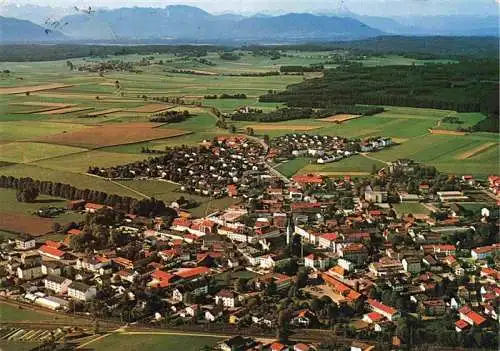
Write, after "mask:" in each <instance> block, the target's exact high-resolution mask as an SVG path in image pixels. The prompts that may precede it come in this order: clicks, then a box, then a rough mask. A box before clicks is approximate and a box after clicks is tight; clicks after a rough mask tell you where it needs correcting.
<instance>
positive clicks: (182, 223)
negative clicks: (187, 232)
mask: <svg viewBox="0 0 500 351" xmlns="http://www.w3.org/2000/svg"><path fill="white" fill-rule="evenodd" d="M191 224H193V222H191V221H190V220H189V219H186V218H176V219H174V221H173V222H172V225H174V226H176V225H178V226H183V227H188V228H189V227H190V226H191Z"/></svg>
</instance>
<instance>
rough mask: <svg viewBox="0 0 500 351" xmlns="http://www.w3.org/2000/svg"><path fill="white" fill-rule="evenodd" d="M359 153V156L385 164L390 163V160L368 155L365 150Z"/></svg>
mask: <svg viewBox="0 0 500 351" xmlns="http://www.w3.org/2000/svg"><path fill="white" fill-rule="evenodd" d="M360 155H361V156H363V157H366V158H368V159H370V160H373V161H378V162H382V163H384V164H386V165H390V164H391V163H390V162H387V161H384V160H381V159H379V158H376V157H373V156H369V155H368V154H367V153H366V152H362V153H360Z"/></svg>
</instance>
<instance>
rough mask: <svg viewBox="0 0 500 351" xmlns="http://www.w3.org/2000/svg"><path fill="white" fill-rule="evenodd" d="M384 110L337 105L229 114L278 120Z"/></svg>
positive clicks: (236, 117)
mask: <svg viewBox="0 0 500 351" xmlns="http://www.w3.org/2000/svg"><path fill="white" fill-rule="evenodd" d="M383 111H384V108H383V107H377V106H356V105H339V106H334V107H330V108H327V109H322V110H314V109H312V108H290V107H284V108H278V109H275V110H273V111H270V112H266V113H264V112H262V110H254V111H250V112H248V113H242V112H236V113H234V114H232V115H231V119H232V120H233V121H255V122H280V121H290V120H294V119H307V118H325V117H329V116H333V115H336V114H340V113H348V114H356V115H364V116H371V115H374V114H377V113H381V112H383Z"/></svg>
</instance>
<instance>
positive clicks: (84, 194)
mask: <svg viewBox="0 0 500 351" xmlns="http://www.w3.org/2000/svg"><path fill="white" fill-rule="evenodd" d="M0 188H7V189H15V190H16V191H17V193H18V194H19V195H18V199H19V197H20V196H27V195H26V194H33V193H36V195H38V194H44V195H49V196H55V197H60V198H63V199H67V200H85V201H87V202H93V203H97V204H101V205H106V206H109V207H112V208H113V209H115V210H118V211H122V212H125V213H132V214H135V215H139V216H145V217H153V216H159V215H162V214H165V213H166V212H168V208H167V207H166V206H165V203H164V202H163V201H161V200H156V199H155V198H150V199H141V200H138V199H135V198H132V197H128V196H120V195H116V194H108V193H105V192H102V191H98V190H91V189H78V188H76V187H74V186H72V185H70V184H64V183H59V182H52V181H41V180H34V179H32V178H29V177H28V178H15V177H12V176H5V175H1V176H0ZM20 194H23V195H20ZM28 196H29V195H28ZM35 198H36V196H35Z"/></svg>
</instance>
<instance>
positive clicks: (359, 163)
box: [299, 153, 385, 176]
mask: <svg viewBox="0 0 500 351" xmlns="http://www.w3.org/2000/svg"><path fill="white" fill-rule="evenodd" d="M370 155H373V156H374V157H378V153H374V154H370ZM373 165H375V166H376V167H377V169H379V168H382V167H383V166H384V165H385V164H384V163H383V162H380V161H376V160H372V159H369V158H366V157H364V156H361V155H355V156H352V157H349V158H346V159H343V160H341V161H337V162H332V163H327V164H323V165H322V164H317V163H315V164H310V165H307V166H305V167H304V168H302V169H301V170H300V171H299V173H321V174H325V175H353V176H356V175H359V176H363V175H369V174H370V173H371V171H372V169H373Z"/></svg>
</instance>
